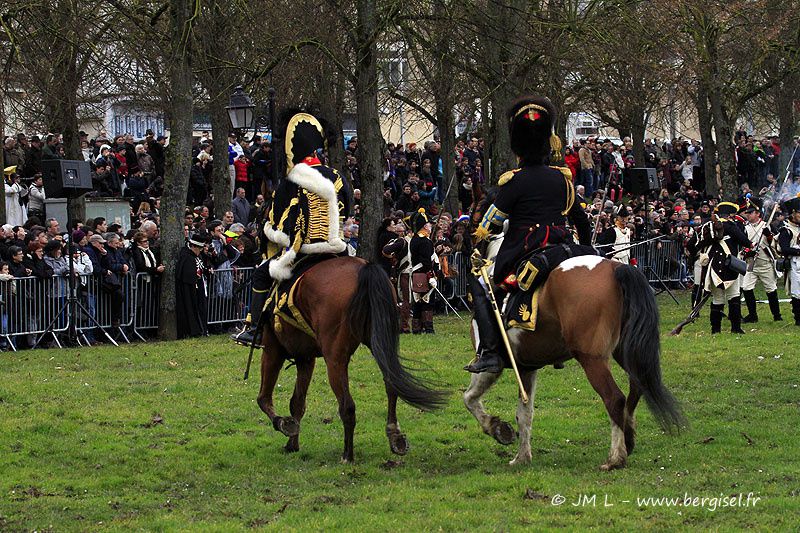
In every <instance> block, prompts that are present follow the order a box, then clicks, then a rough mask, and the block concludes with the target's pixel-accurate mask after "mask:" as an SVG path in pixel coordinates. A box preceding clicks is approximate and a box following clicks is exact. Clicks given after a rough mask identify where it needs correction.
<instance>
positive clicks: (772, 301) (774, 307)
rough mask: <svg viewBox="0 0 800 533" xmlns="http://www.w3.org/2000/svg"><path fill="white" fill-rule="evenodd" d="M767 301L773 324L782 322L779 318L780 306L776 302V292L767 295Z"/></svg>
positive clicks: (781, 318) (780, 317)
mask: <svg viewBox="0 0 800 533" xmlns="http://www.w3.org/2000/svg"><path fill="white" fill-rule="evenodd" d="M767 300H768V301H769V310H770V311H771V312H772V318H773V320H775V322H780V321H781V320H783V317H782V316H781V304H780V302H778V291H772V292H768V293H767Z"/></svg>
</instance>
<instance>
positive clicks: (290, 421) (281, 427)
mask: <svg viewBox="0 0 800 533" xmlns="http://www.w3.org/2000/svg"><path fill="white" fill-rule="evenodd" d="M277 429H278V431H280V432H281V433H283V434H284V435H286V436H287V437H296V436H297V435H299V434H300V423H299V422H297V420H295V419H294V418H281V419H280V421H279V422H278V428H277Z"/></svg>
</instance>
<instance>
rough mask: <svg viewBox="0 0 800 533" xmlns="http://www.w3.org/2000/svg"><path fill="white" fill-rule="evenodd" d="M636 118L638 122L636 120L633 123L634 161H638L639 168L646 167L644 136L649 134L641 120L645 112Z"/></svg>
mask: <svg viewBox="0 0 800 533" xmlns="http://www.w3.org/2000/svg"><path fill="white" fill-rule="evenodd" d="M636 118H637V119H638V120H634V121H633V122H632V123H631V137H632V138H633V139H632V140H633V159H634V160H635V161H636V166H637V167H643V166H645V158H644V136H645V135H646V134H647V127H646V126H645V124H644V121H642V120H641V119H642V118H644V112H642V114H641V115H637V116H636Z"/></svg>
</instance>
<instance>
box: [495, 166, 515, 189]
mask: <svg viewBox="0 0 800 533" xmlns="http://www.w3.org/2000/svg"><path fill="white" fill-rule="evenodd" d="M517 172H519V169H518V168H515V169H514V170H509V171H508V172H503V174H501V175H500V179H499V180H497V186H498V187H502V186H503V185H505V184H506V183H508V182H509V181H511V178H513V177H514V174H516V173H517Z"/></svg>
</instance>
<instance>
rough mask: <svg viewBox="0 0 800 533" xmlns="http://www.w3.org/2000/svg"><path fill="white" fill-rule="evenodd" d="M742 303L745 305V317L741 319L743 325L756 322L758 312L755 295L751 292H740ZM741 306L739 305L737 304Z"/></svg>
mask: <svg viewBox="0 0 800 533" xmlns="http://www.w3.org/2000/svg"><path fill="white" fill-rule="evenodd" d="M742 294H743V295H744V302H745V303H746V304H747V316H746V317H744V318H743V319H742V322H744V323H745V324H753V323H755V322H758V312H757V311H756V293H755V292H753V291H742ZM739 305H740V306H741V303H740V304H739Z"/></svg>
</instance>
